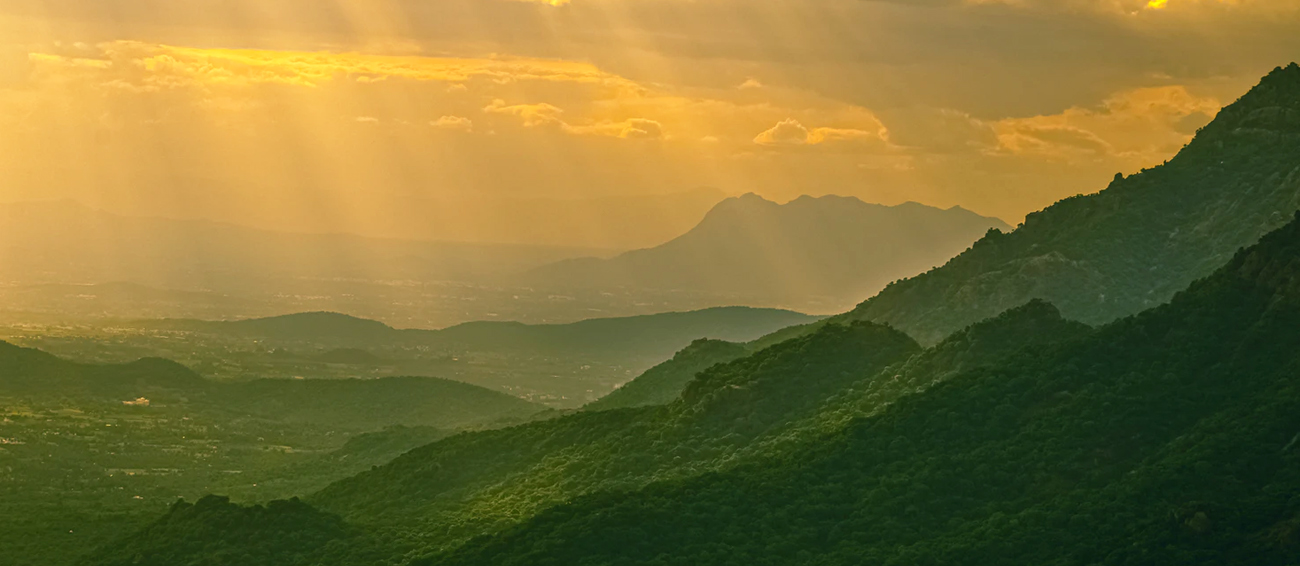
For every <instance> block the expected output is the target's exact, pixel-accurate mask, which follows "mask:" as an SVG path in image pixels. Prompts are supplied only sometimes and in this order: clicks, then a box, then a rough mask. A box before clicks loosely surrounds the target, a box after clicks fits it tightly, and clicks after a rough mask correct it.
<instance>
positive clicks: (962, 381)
mask: <svg viewBox="0 0 1300 566" xmlns="http://www.w3.org/2000/svg"><path fill="white" fill-rule="evenodd" d="M1297 95H1300V67H1295V66H1292V67H1289V68H1287V69H1285V70H1282V69H1279V70H1278V71H1275V72H1274V73H1273V74H1271V75H1269V77H1267V78H1265V80H1264V81H1263V83H1261V85H1260V86H1259V87H1257V88H1256V89H1255V90H1253V91H1252V92H1251V93H1250V94H1248V95H1247V96H1245V97H1243V98H1242V100H1241V101H1238V102H1237V103H1236V104H1234V105H1233V106H1230V107H1228V108H1226V109H1225V110H1224V111H1223V113H1222V114H1221V116H1220V118H1219V119H1218V120H1216V122H1215V123H1214V124H1211V125H1210V126H1207V127H1206V128H1205V129H1204V131H1203V132H1202V134H1201V135H1200V136H1198V138H1197V140H1196V141H1195V142H1193V143H1192V144H1191V145H1190V146H1189V147H1188V148H1187V149H1186V150H1184V151H1183V153H1181V154H1180V155H1179V156H1178V158H1176V159H1175V160H1174V162H1171V163H1170V164H1169V165H1167V166H1164V167H1161V168H1157V169H1155V170H1152V171H1148V172H1145V173H1143V174H1142V175H1138V176H1135V177H1132V178H1130V179H1125V180H1117V181H1116V183H1115V184H1114V185H1113V186H1112V187H1111V188H1109V189H1108V190H1107V191H1105V192H1104V193H1102V195H1101V196H1098V197H1090V198H1088V199H1082V198H1080V199H1072V200H1068V201H1065V202H1063V203H1060V204H1058V205H1056V206H1054V207H1053V208H1051V209H1049V210H1048V211H1045V212H1044V213H1041V214H1040V215H1038V216H1035V217H1033V218H1031V219H1029V220H1028V221H1027V223H1026V226H1025V227H1023V228H1022V229H1021V230H1019V231H1017V232H1016V233H1013V234H1010V235H990V236H989V237H987V238H986V239H985V240H982V241H981V242H980V243H978V244H976V246H975V247H974V248H973V249H972V251H970V252H968V253H967V254H965V255H963V256H962V257H959V258H957V259H956V260H954V261H953V263H951V264H949V266H947V267H945V268H943V269H940V270H936V271H935V272H932V273H930V274H927V275H925V276H923V277H921V278H918V279H916V280H914V282H911V283H903V284H899V285H897V286H895V287H891V289H894V291H886V293H882V295H881V297H887V296H892V297H898V296H905V295H906V296H908V297H912V295H909V294H908V293H913V292H915V293H916V295H915V297H922V296H926V294H927V293H930V295H929V299H927V300H931V301H934V302H933V303H930V306H928V307H926V310H925V311H924V313H922V314H923V315H924V316H921V315H917V317H915V318H911V319H908V320H910V321H911V322H909V323H908V324H918V325H921V326H917V327H918V328H920V327H922V326H924V324H930V325H931V326H928V327H927V328H929V329H930V330H923V332H929V333H931V335H927V336H926V338H927V340H925V341H926V342H934V343H935V345H934V346H932V347H929V348H922V347H921V346H920V345H919V344H918V343H917V342H915V341H913V340H912V339H911V338H910V337H908V336H907V335H906V334H904V333H902V332H900V331H899V330H897V329H895V328H893V327H890V326H888V325H886V324H882V323H878V322H867V321H861V320H854V318H855V317H860V316H863V312H861V311H860V312H858V313H856V314H854V315H852V316H847V317H841V318H838V319H836V320H832V321H830V322H829V323H827V324H821V325H817V326H816V327H814V328H811V329H804V330H801V331H799V332H792V333H790V335H791V336H793V338H791V339H787V340H783V341H779V342H776V341H775V340H773V341H771V342H775V343H773V344H771V345H770V346H768V347H765V348H762V349H759V350H757V351H756V352H755V353H753V354H750V355H747V356H743V357H740V358H737V359H735V360H733V361H730V362H726V363H721V364H715V365H712V366H709V367H707V368H705V369H703V370H702V371H700V372H698V373H697V374H696V375H695V377H694V378H693V379H691V380H690V381H688V382H686V384H685V387H684V388H682V389H681V392H680V395H679V396H676V397H675V400H673V401H671V402H670V403H668V404H666V405H658V406H656V405H648V406H642V407H634V408H622V409H614V410H607V411H600V410H589V411H580V412H576V413H574V414H571V415H566V416H562V417H559V418H555V419H551V420H546V421H540V422H532V423H527V424H523V425H519V426H515V427H511V428H505V429H498V430H489V431H478V432H469V433H462V434H457V435H454V436H451V437H448V438H445V439H442V440H439V441H437V442H434V443H432V444H429V445H425V446H421V447H419V448H415V449H413V450H411V451H409V452H407V453H405V454H403V455H402V456H400V457H398V458H396V459H395V460H393V461H392V462H390V463H388V464H385V465H382V466H378V467H376V468H374V469H372V470H369V471H365V472H362V473H360V474H358V475H356V476H354V477H351V478H348V479H346V480H343V481H339V482H336V483H334V484H331V485H330V486H328V487H326V488H325V489H323V490H321V491H319V492H317V493H315V494H313V495H309V496H307V497H306V498H305V501H306V502H307V503H306V504H304V503H302V502H289V503H280V504H276V505H275V506H267V507H264V508H263V507H242V506H238V505H232V504H230V503H228V502H226V501H222V500H207V502H206V503H205V504H204V505H203V506H202V508H201V509H200V506H197V505H196V506H187V505H180V506H176V507H175V508H173V509H172V511H171V512H170V513H168V514H167V515H165V516H164V517H162V518H161V519H158V520H157V521H156V522H155V523H153V524H152V525H150V526H148V527H147V528H145V529H144V530H141V531H138V532H137V534H135V535H133V536H131V537H128V538H125V539H122V540H121V541H119V542H118V543H115V544H111V545H108V546H105V547H103V548H101V549H100V550H98V551H96V552H95V553H93V554H92V555H90V556H88V557H87V558H86V559H85V561H84V564H86V565H87V566H92V565H99V564H106V565H114V566H115V565H118V564H131V563H138V564H159V565H162V564H186V563H195V564H205V563H209V562H205V561H210V560H212V558H211V557H212V556H220V557H231V559H235V558H237V560H238V561H239V563H240V564H252V565H260V564H276V565H289V566H298V565H301V566H306V565H308V564H310V565H313V566H315V565H325V566H331V565H340V566H342V565H351V564H393V565H432V564H455V565H466V566H476V565H483V566H488V565H491V566H511V565H525V564H528V565H547V564H553V565H556V566H561V565H563V566H568V565H579V566H582V565H592V566H595V565H607V564H645V565H668V564H680V565H692V566H708V565H712V564H719V565H721V564H727V565H732V564H734V565H750V564H754V565H766V564H770V565H782V566H784V565H808V566H838V565H849V564H861V563H879V564H886V565H898V566H903V565H908V566H910V565H924V564H970V565H985V564H1008V565H1011V564H1054V565H1062V566H1064V565H1076V564H1078V565H1085V564H1114V565H1134V566H1136V565H1166V564H1167V565H1170V566H1172V565H1175V564H1177V565H1182V564H1206V565H1209V564H1232V565H1242V566H1246V565H1257V564H1258V565H1263V566H1291V565H1294V564H1296V563H1300V472H1298V471H1297V470H1300V386H1298V385H1297V384H1296V383H1295V376H1296V375H1297V374H1300V214H1296V215H1295V217H1294V219H1292V220H1291V221H1290V222H1289V223H1287V222H1286V220H1287V218H1286V217H1284V216H1283V215H1280V214H1274V213H1275V212H1276V211H1277V210H1278V209H1279V205H1280V204H1282V205H1285V206H1282V209H1290V208H1294V206H1293V205H1294V204H1296V203H1295V202H1294V200H1293V199H1294V198H1295V191H1294V187H1296V186H1300V184H1297V183H1296V182H1295V181H1296V180H1297V179H1298V178H1300V165H1297V164H1292V163H1291V160H1294V159H1296V155H1298V154H1296V153H1295V152H1294V149H1295V145H1294V144H1295V143H1296V138H1297V133H1300V128H1296V126H1297V125H1300V120H1297V119H1296V118H1297V116H1300V108H1296V106H1298V105H1300V96H1297ZM1261 140H1267V143H1264V142H1262V141H1261ZM1218 142H1223V143H1218ZM1274 151H1282V152H1285V153H1286V155H1273V154H1270V153H1269V152H1274ZM1216 152H1218V153H1216ZM1220 153H1221V154H1222V155H1221V157H1222V158H1221V159H1220V158H1219V157H1220V156H1219V154H1220ZM1216 183H1217V184H1218V186H1217V187H1216V186H1212V185H1215V184H1216ZM1174 187H1177V188H1178V191H1175V190H1174ZM1242 195H1246V196H1242ZM1288 199H1291V200H1288ZM1260 203H1263V204H1260ZM1286 203H1290V204H1286ZM1128 207H1134V208H1135V210H1138V211H1144V214H1145V216H1134V215H1133V214H1134V213H1132V212H1129V211H1127V208H1128ZM1216 207H1217V208H1216ZM1266 207H1272V209H1268V208H1266ZM1154 210H1160V211H1161V212H1160V213H1159V214H1157V213H1155V212H1153V211H1154ZM1225 211H1231V214H1227V213H1225ZM1238 211H1240V212H1241V215H1240V217H1237V216H1236V214H1237V212H1238ZM1266 212H1267V214H1265V213H1266ZM1165 215H1167V216H1168V218H1166V217H1165ZM1261 215H1262V216H1261ZM1271 226H1281V227H1280V228H1278V229H1276V230H1274V231H1272V232H1271V233H1269V234H1267V235H1266V236H1265V237H1263V238H1262V240H1260V241H1259V243H1258V244H1256V245H1253V246H1252V247H1250V248H1248V249H1240V250H1238V251H1237V252H1236V253H1235V254H1234V255H1231V257H1227V256H1226V255H1225V254H1228V253H1230V252H1224V251H1223V250H1224V249H1226V248H1227V246H1229V245H1230V244H1231V243H1232V242H1239V243H1246V242H1249V241H1250V240H1252V239H1254V238H1255V237H1256V236H1258V234H1259V233H1260V232H1261V231H1263V230H1264V229H1265V228H1266V227H1271ZM1098 227H1100V228H1098ZM1098 229H1107V230H1112V232H1111V236H1110V237H1106V238H1103V237H1101V236H1098V235H1097V234H1095V233H1091V232H1089V230H1094V231H1095V230H1098ZM1160 230H1167V232H1164V233H1163V236H1161V237H1160V238H1156V237H1155V236H1154V234H1158V233H1161V232H1160ZM1129 240H1133V242H1132V243H1133V249H1134V250H1137V251H1133V252H1130V251H1127V248H1126V249H1125V250H1121V251H1118V252H1116V253H1115V254H1112V256H1113V257H1111V256H1107V257H1100V256H1096V255H1089V254H1097V253H1100V252H1099V251H1097V250H1099V249H1104V248H1105V247H1106V246H1107V245H1115V246H1127V245H1128V243H1127V242H1129ZM1103 244H1104V245H1103ZM1072 254H1083V255H1072ZM1136 254H1145V255H1136ZM1150 258H1160V259H1161V262H1162V263H1159V264H1157V265H1156V267H1157V269H1152V268H1151V267H1152V265H1151V263H1150V261H1149V260H1150ZM1166 259H1167V260H1168V264H1167V265H1166V264H1165V263H1163V262H1164V260H1166ZM1140 260H1141V261H1142V263H1140V265H1139V261H1140ZM1212 261H1218V262H1219V263H1220V264H1221V265H1220V266H1219V269H1217V271H1213V273H1212V274H1211V275H1209V276H1208V277H1205V278H1203V279H1200V280H1196V281H1192V282H1191V283H1190V286H1189V287H1187V288H1186V289H1185V290H1183V291H1182V292H1180V293H1177V294H1175V293H1174V291H1173V289H1171V288H1169V287H1170V286H1172V285H1175V284H1176V283H1177V282H1178V281H1189V280H1191V279H1192V278H1194V277H1195V275H1196V273H1197V272H1203V271H1211V270H1210V268H1209V267H1207V264H1208V263H1209V262H1212ZM1054 266H1055V267H1054ZM1060 266H1066V267H1068V269H1064V270H1061V269H1058V267H1060ZM968 268H969V269H968ZM1130 282H1131V284H1130ZM1021 283H1027V286H1026V285H1022V284H1021ZM986 284H987V285H989V286H990V287H987V288H986V287H984V285H986ZM909 289H911V290H913V291H908V290H909ZM989 289H993V290H996V291H997V292H996V293H993V294H988V293H985V291H988V290H989ZM936 290H938V291H936ZM1099 290H1105V294H1106V297H1107V298H1105V299H1102V298H1101V297H1100V295H1098V294H1097V292H1098V291H1099ZM949 291H951V292H952V293H953V294H948V292H949ZM1049 291H1050V292H1049ZM1067 291H1068V292H1067ZM931 292H933V293H931ZM890 293H894V294H893V295H890ZM1054 293H1060V294H1063V295H1068V296H1065V297H1064V300H1063V303H1064V305H1063V309H1062V310H1065V312H1066V315H1067V316H1068V315H1069V314H1070V312H1071V311H1077V310H1083V311H1087V312H1088V313H1090V314H1089V315H1088V316H1086V317H1083V318H1084V319H1085V320H1091V321H1100V320H1109V319H1113V318H1116V317H1118V316H1121V315H1124V314H1126V313H1129V312H1133V311H1137V310H1141V309H1143V308H1145V307H1147V306H1148V305H1149V304H1150V305H1154V304H1156V303H1159V302H1161V301H1162V300H1163V298H1161V295H1162V294H1165V295H1172V300H1170V302H1169V303H1168V304H1165V305H1163V306H1155V307H1153V308H1146V310H1144V311H1143V312H1141V313H1140V314H1136V315H1132V316H1128V317H1126V318H1119V319H1118V320H1113V321H1111V322H1108V323H1106V324H1105V325H1103V326H1101V327H1099V328H1096V329H1094V328H1091V327H1088V326H1086V325H1084V324H1081V323H1078V322H1071V321H1069V320H1067V319H1066V318H1065V317H1063V316H1062V313H1061V311H1058V310H1057V308H1056V307H1055V306H1053V305H1052V304H1050V303H1048V302H1046V301H1043V300H1029V299H1031V298H1035V297H1041V296H1053V294H1054ZM915 297H914V298H915ZM882 300H883V299H882ZM889 300H895V299H889ZM899 300H900V301H901V299H899ZM917 300H919V299H917ZM1112 301H1113V302H1112ZM905 303H906V302H905V301H904V302H897V303H892V304H898V305H904V304H905ZM871 304H872V303H871V302H868V303H866V304H865V305H864V307H863V309H869V308H872V307H871ZM881 304H885V303H881ZM1004 304H1005V305H1009V306H1010V307H1012V308H1009V309H1006V310H1004V312H1001V313H1000V314H998V312H997V310H993V311H992V312H991V313H989V314H992V315H996V316H992V317H991V318H987V319H986V320H984V321H983V322H978V323H973V324H967V325H965V327H964V329H963V330H960V331H957V332H955V333H953V334H951V335H949V336H948V337H947V338H945V339H942V340H938V339H937V338H934V336H933V333H937V332H939V330H936V329H939V328H942V327H947V326H953V325H956V326H961V325H962V324H965V323H960V321H962V320H965V319H968V318H970V317H976V318H983V317H984V315H983V314H981V313H983V312H984V311H987V310H991V309H998V310H1001V307H1000V305H1004ZM882 308H883V307H882ZM905 310H906V309H903V310H900V311H898V312H904V311H905ZM916 312H921V311H916ZM927 317H928V318H927ZM868 318H870V317H868ZM917 321H921V322H917ZM922 323H924V324H922ZM901 324H903V323H900V325H901ZM683 365H684V364H683ZM667 369H673V367H672V366H669V367H668V368H667ZM678 369H680V368H678ZM674 371H675V370H674ZM669 377H671V378H672V380H676V379H679V378H680V374H677V373H671V375H669ZM667 381H669V380H668V379H663V378H662V376H661V377H660V378H655V379H654V380H650V381H647V382H646V383H649V384H651V385H652V386H655V385H664V384H665V383H666V382H667ZM629 387H632V386H629ZM649 389H651V390H655V391H658V393H657V394H664V395H666V392H667V391H668V390H669V389H670V388H668V387H649ZM308 504H310V507H307V506H306V505H308ZM299 521H301V523H302V525H301V527H300V528H301V532H297V529H298V527H295V523H296V522H299ZM234 523H237V525H236V526H229V527H224V528H223V527H222V525H232V524H234ZM262 525H265V527H266V528H265V530H266V532H269V533H274V534H275V536H273V537H252V536H247V537H245V536H235V535H237V534H238V533H241V532H246V531H257V530H259V526H262ZM302 541H310V543H311V547H310V550H304V548H305V547H304V546H302V545H301V542H302ZM220 563H231V562H229V560H226V561H223V562H220ZM214 564H215V563H214Z"/></svg>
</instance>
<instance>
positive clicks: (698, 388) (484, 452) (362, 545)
mask: <svg viewBox="0 0 1300 566" xmlns="http://www.w3.org/2000/svg"><path fill="white" fill-rule="evenodd" d="M1088 331H1089V329H1088V328H1087V327H1085V326H1083V325H1081V324H1079V323H1074V322H1070V321H1066V320H1064V319H1062V318H1061V317H1060V315H1059V313H1058V312H1057V311H1056V310H1055V309H1054V308H1052V307H1051V306H1050V305H1047V304H1044V303H1032V304H1028V305H1025V306H1023V307H1021V308H1017V309H1013V310H1012V311H1009V312H1008V313H1006V314H1004V315H1003V316H1001V317H997V318H995V319H993V320H990V321H986V322H984V323H981V324H978V325H974V326H972V327H971V328H969V329H966V330H965V331H963V332H959V333H957V334H956V335H954V336H953V337H952V338H950V339H949V340H946V341H944V342H943V343H942V344H940V345H937V346H935V347H933V348H931V349H929V350H925V351H920V350H918V349H917V347H916V346H915V344H914V343H913V342H912V341H911V340H910V339H907V338H906V337H905V336H903V335H901V334H899V333H897V332H895V331H892V330H889V329H887V328H884V327H880V326H876V325H871V324H863V323H859V324H857V325H854V326H852V327H843V326H837V325H832V326H829V327H826V328H824V329H821V330H820V331H818V332H817V333H814V334H813V335H810V336H807V337H803V338H800V339H797V340H793V341H790V342H788V343H785V344H781V345H778V346H776V347H772V348H769V349H767V350H764V351H763V352H759V353H757V354H755V355H753V356H749V357H746V358H742V359H738V360H736V361H733V362H731V363H726V364H721V365H715V366H713V367H711V368H709V369H706V370H705V371H704V372H702V374H701V376H700V378H699V379H698V380H697V381H696V382H694V383H692V384H691V386H690V388H689V392H688V393H687V394H686V395H685V396H684V397H683V398H682V399H679V400H677V401H674V402H673V403H671V404H669V405H667V406H659V407H644V408H639V409H623V410H610V411H584V412H581V413H578V414H574V415H570V416H567V417H562V418H557V419H553V420H550V421H544V422H537V423H531V424H528V425H523V426H519V427H514V428H510V429H502V430H494V431H482V432H473V433H468V434H462V435H458V436H455V437H452V438H449V439H446V440H443V441H440V442H437V443H434V444H432V445H429V446H425V447H422V448H419V449H416V450H414V451H412V452H411V453H409V454H407V455H405V456H403V457H401V458H399V459H398V460H396V461H394V462H393V463H391V464H388V465H385V466H381V467H379V468H378V469H376V470H374V471H372V472H367V473H363V474H361V475H360V476H358V477H357V478H353V479H350V480H348V481H344V482H339V483H337V484H335V485H333V486H331V487H329V488H328V489H326V490H324V491H323V492H321V493H319V494H316V495H314V496H312V497H311V498H310V500H311V502H312V503H313V504H315V505H317V506H320V507H322V508H324V509H326V510H328V511H331V512H335V513H338V514H340V515H341V516H343V517H345V518H347V520H349V521H350V522H352V523H353V524H355V525H360V526H364V527H365V528H366V529H367V530H366V532H368V533H371V535H366V536H363V537H360V538H355V537H353V538H349V539H347V542H346V543H337V544H338V545H341V547H340V549H339V550H337V552H336V555H337V556H338V558H337V560H336V562H334V563H338V564H349V563H351V562H349V560H351V559H352V555H351V554H350V553H349V552H350V551H347V550H344V549H349V548H354V549H356V552H358V553H370V552H375V546H374V545H375V544H378V543H377V542H376V540H377V539H382V540H384V541H387V542H385V543H384V544H382V545H379V546H381V547H383V548H386V549H387V552H388V553H389V554H388V556H389V558H388V560H389V563H396V564H400V563H403V562H404V560H405V559H406V558H410V557H417V556H422V555H425V554H428V553H429V552H431V551H433V550H436V549H438V548H444V547H450V546H454V545H455V544H457V543H459V542H460V541H463V540H466V539H467V538H468V537H471V536H473V535H475V534H478V533H483V532H493V531H495V530H498V529H501V528H505V527H508V526H510V525H512V524H515V523H517V522H518V521H520V520H524V519H527V518H528V517H530V516H532V515H533V514H535V513H537V512H539V511H542V510H544V509H546V508H548V507H550V506H552V505H555V504H558V503H562V502H564V501H566V500H568V499H570V498H572V497H575V496H580V495H582V494H587V493H594V492H599V491H609V490H628V489H637V488H640V487H642V486H645V485H647V484H648V483H650V482H653V481H662V480H668V479H673V478H688V477H694V476H698V475H700V474H703V473H709V472H712V471H718V470H724V469H728V468H731V467H734V466H737V465H741V464H743V463H745V462H750V461H762V460H763V459H765V458H767V457H768V456H769V455H770V454H773V453H779V452H780V451H783V450H786V449H788V447H790V446H796V445H803V444H806V443H810V442H817V441H819V439H821V438H822V437H823V436H825V435H827V434H833V433H835V432H836V431H838V430H839V429H841V428H842V427H843V426H844V424H845V423H846V422H848V421H849V420H851V419H852V418H854V417H857V416H862V415H867V414H872V413H874V412H878V411H880V410H882V409H884V408H885V407H887V406H888V405H889V403H891V402H893V401H895V400H897V399H899V398H900V397H903V396H905V395H907V394H909V393H912V392H914V391H916V390H917V389H919V388H924V387H927V386H929V385H930V384H932V383H934V382H937V381H941V380H942V379H944V378H946V377H947V376H948V375H949V374H951V373H952V372H954V371H956V370H957V369H960V368H965V367H978V366H980V365H984V364H988V363H992V362H993V361H995V360H998V359H1001V358H1003V357H1005V356H1006V355H1009V354H1011V353H1014V352H1016V351H1018V350H1020V349H1021V348H1024V347H1042V346H1044V345H1046V344H1050V343H1053V342H1054V341H1058V340H1069V339H1075V338H1078V337H1079V336H1080V335H1082V334H1085V333H1087V332H1088ZM891 361H892V363H891ZM887 363H888V364H889V365H888V367H885V368H884V369H880V368H882V367H884V365H885V364H887ZM230 507H231V512H232V513H236V512H238V511H237V507H236V506H234V505H233V504H231V505H230ZM201 520H206V519H204V518H202V517H198V516H195V515H194V514H192V513H190V512H188V511H187V510H186V509H185V508H181V509H179V510H177V511H176V512H174V513H173V516H172V517H171V518H169V519H167V520H166V521H168V522H173V521H201ZM202 528H206V527H202ZM153 532H154V533H155V535H154V538H150V537H145V538H137V539H133V540H134V542H132V544H139V545H144V544H145V543H146V542H147V541H152V543H151V544H153V545H154V550H153V551H152V552H154V554H148V556H152V557H154V559H156V560H158V562H155V563H158V564H165V563H170V562H168V560H177V559H179V558H178V557H179V556H181V555H180V554H175V553H174V552H176V549H175V548H171V547H169V546H168V544H166V543H164V542H162V541H163V540H165V539H166V537H167V536H172V535H168V534H165V533H167V532H169V531H165V530H155V531H153ZM372 535H373V538H372ZM163 547H168V548H163ZM238 550H239V551H240V552H252V551H250V550H249V549H247V548H241V549H238ZM254 555H256V556H263V554H257V553H256V552H254ZM111 556H112V554H111V552H109V553H106V554H102V555H97V558H95V559H94V560H92V561H90V562H89V563H99V562H96V561H97V560H102V561H109V560H111V558H110V557H111ZM106 563H112V562H111V561H109V562H106ZM146 563H149V562H146ZM248 563H249V564H255V563H256V562H255V561H254V562H248Z"/></svg>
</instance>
